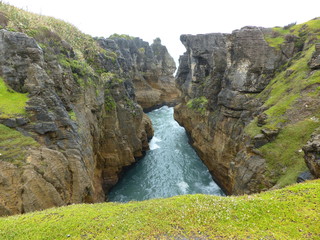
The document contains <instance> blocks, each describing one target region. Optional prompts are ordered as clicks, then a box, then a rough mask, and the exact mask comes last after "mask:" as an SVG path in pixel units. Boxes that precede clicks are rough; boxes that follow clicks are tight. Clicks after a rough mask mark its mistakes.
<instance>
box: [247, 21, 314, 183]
mask: <svg viewBox="0 0 320 240" xmlns="http://www.w3.org/2000/svg"><path fill="white" fill-rule="evenodd" d="M319 26H320V19H315V20H311V21H309V22H307V23H305V24H299V25H295V26H291V27H290V28H289V29H284V28H279V27H277V28H274V29H273V31H274V32H275V33H276V34H274V33H273V34H271V35H270V36H267V39H266V40H267V41H269V40H268V37H271V38H272V36H273V40H272V41H273V42H270V41H269V44H270V45H271V46H274V47H275V46H276V45H277V44H281V43H280V42H279V43H277V44H275V43H276V42H277V41H278V40H279V39H278V38H281V37H283V39H284V37H285V35H287V34H290V35H295V36H299V37H300V39H299V44H301V41H302V40H303V41H304V42H305V43H308V44H306V45H305V47H304V49H302V50H301V51H300V52H299V53H297V54H296V55H295V56H294V57H293V58H292V59H291V60H290V61H289V62H288V63H286V64H284V65H283V66H282V67H281V68H280V69H281V71H279V72H277V73H276V75H275V77H274V78H273V79H272V80H271V81H270V83H269V84H268V86H267V87H266V89H264V90H263V91H262V92H261V93H260V94H258V95H257V96H256V98H258V99H260V100H261V101H262V102H263V103H264V104H263V107H262V108H263V109H266V110H265V111H264V113H265V114H267V116H268V118H267V122H266V124H265V125H264V126H262V127H258V126H257V118H255V119H253V120H252V121H251V122H250V123H249V124H248V125H247V126H246V127H245V132H246V133H247V134H248V135H249V136H251V137H254V136H256V135H257V134H260V133H261V130H262V129H263V128H270V129H275V128H279V129H280V133H279V135H278V136H277V138H276V139H275V140H274V141H273V142H271V143H268V144H266V145H264V146H262V147H260V148H259V151H261V153H262V156H263V158H265V159H266V160H267V168H268V169H267V170H268V179H269V180H270V181H271V182H273V183H274V184H276V185H277V186H279V187H283V186H286V185H289V184H292V183H294V182H295V181H296V178H297V175H298V174H299V173H301V172H302V171H305V170H307V168H306V165H305V163H304V159H303V152H301V151H300V152H299V150H301V148H302V146H303V145H305V144H306V142H307V141H308V140H309V138H310V135H311V134H312V132H313V131H314V130H315V129H316V128H317V127H319V123H317V122H315V121H312V120H310V118H311V117H313V116H315V117H319V115H320V109H319V108H318V109H315V110H313V112H308V111H307V110H304V108H305V107H304V101H306V102H313V101H317V99H319V89H318V88H317V87H316V86H317V84H320V71H311V69H310V68H309V66H308V62H309V60H310V59H311V56H312V54H313V52H314V51H315V46H314V42H312V41H311V40H312V39H314V38H315V37H317V38H319V35H320V30H319V28H317V27H319ZM273 44H275V45H273ZM277 46H278V47H279V45H277ZM313 85H314V87H313V88H312V87H311V86H313ZM304 89H314V91H311V92H309V93H307V94H305V92H304ZM297 108H299V109H301V114H304V117H303V118H304V119H301V117H300V116H295V115H296V114H298V113H297V111H295V109H297ZM306 115H307V116H306Z"/></svg>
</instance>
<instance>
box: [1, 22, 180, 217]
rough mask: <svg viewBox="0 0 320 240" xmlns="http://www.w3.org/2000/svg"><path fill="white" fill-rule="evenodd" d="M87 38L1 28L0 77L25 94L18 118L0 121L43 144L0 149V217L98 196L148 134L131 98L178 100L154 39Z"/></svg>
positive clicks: (170, 65)
mask: <svg viewBox="0 0 320 240" xmlns="http://www.w3.org/2000/svg"><path fill="white" fill-rule="evenodd" d="M83 37H84V36H83ZM86 37H87V38H88V40H87V41H89V42H90V44H91V45H90V46H89V47H88V50H86V51H83V52H80V51H79V49H77V50H75V49H74V48H73V47H72V46H71V44H69V43H68V42H66V41H65V40H63V39H61V37H60V36H59V35H58V34H57V33H55V32H53V31H51V30H48V29H45V28H44V29H41V30H39V32H37V34H36V36H35V38H31V37H28V36H27V35H26V34H24V33H18V32H9V31H6V30H0V52H1V55H0V67H1V68H0V73H1V77H2V78H3V79H4V81H5V83H6V84H7V85H8V86H10V87H11V88H12V89H13V90H14V91H17V92H23V93H28V96H29V101H28V103H27V108H26V111H27V115H26V116H23V117H21V116H17V117H14V116H13V117H11V118H2V119H0V123H2V124H4V125H6V126H8V127H10V128H12V129H13V130H17V131H20V132H22V133H23V134H24V135H26V136H31V137H32V138H33V139H35V140H36V141H37V142H38V143H39V144H40V145H41V146H40V147H32V148H30V149H28V150H27V155H26V156H27V157H26V159H25V160H24V161H20V162H18V163H17V162H10V161H7V160H6V159H5V157H6V156H4V155H2V156H1V161H0V215H10V214H16V213H24V212H30V211H34V210H40V209H45V208H49V207H54V206H62V205H67V204H72V203H84V202H86V203H94V202H102V201H105V199H106V194H107V192H108V190H109V189H110V187H112V186H113V185H114V184H115V183H116V182H117V181H118V177H119V174H120V173H121V171H122V169H123V167H125V166H129V165H131V164H132V163H134V162H135V161H136V159H138V158H140V157H142V156H143V154H144V152H145V151H146V150H148V148H149V146H148V140H149V139H150V138H151V137H152V135H153V129H152V125H151V121H150V119H149V118H148V117H147V115H146V114H144V113H143V109H142V107H141V106H140V105H138V104H137V103H136V99H137V100H138V102H140V103H141V105H143V107H144V108H146V109H148V108H152V107H155V106H157V105H161V104H165V103H173V102H175V101H176V98H177V96H178V94H179V92H178V90H177V89H175V87H174V81H173V78H172V73H173V71H174V70H175V64H174V62H173V60H172V58H171V57H170V55H169V54H168V52H167V50H166V48H165V47H164V46H162V45H161V44H160V42H159V41H156V42H155V43H154V44H153V45H152V46H151V47H150V46H149V45H148V43H146V42H144V41H142V40H140V39H138V38H136V39H132V40H125V39H120V38H119V39H116V40H112V39H106V40H98V42H99V44H100V45H102V47H105V45H107V47H105V49H103V48H99V46H98V44H97V42H95V41H94V40H93V39H92V38H90V37H88V36H86ZM35 39H36V40H35ZM104 44H105V45H104ZM39 45H41V47H40V46H39ZM112 46H113V47H112ZM139 49H140V51H141V53H139ZM142 49H143V50H142ZM142 52H145V53H142ZM126 54H128V56H127V55H126ZM140 86H141V87H140ZM148 94H149V95H150V96H149V95H148ZM144 95H146V96H144Z"/></svg>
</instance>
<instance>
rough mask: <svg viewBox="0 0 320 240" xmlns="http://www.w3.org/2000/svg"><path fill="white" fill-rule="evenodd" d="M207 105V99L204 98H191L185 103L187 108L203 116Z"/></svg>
mask: <svg viewBox="0 0 320 240" xmlns="http://www.w3.org/2000/svg"><path fill="white" fill-rule="evenodd" d="M207 105H208V99H207V98H206V97H204V96H202V97H198V98H193V99H191V100H189V101H188V102H187V107H188V108H189V109H193V110H194V111H196V112H198V113H200V114H205V112H206V109H207Z"/></svg>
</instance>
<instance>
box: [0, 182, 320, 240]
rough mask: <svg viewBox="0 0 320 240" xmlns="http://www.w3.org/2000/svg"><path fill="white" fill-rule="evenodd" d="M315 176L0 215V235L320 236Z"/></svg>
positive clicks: (318, 186)
mask: <svg viewBox="0 0 320 240" xmlns="http://www.w3.org/2000/svg"><path fill="white" fill-rule="evenodd" d="M319 202H320V181H319V180H317V181H310V182H307V183H304V184H297V185H293V186H290V187H287V188H285V189H281V190H277V191H270V192H265V193H261V194H257V195H251V196H247V195H245V196H240V197H217V196H210V195H184V196H177V197H173V198H168V199H154V200H148V201H143V202H130V203H125V204H122V203H102V204H92V205H89V204H81V205H72V206H67V207H61V208H54V209H48V210H45V211H41V212H33V213H28V214H24V215H17V216H11V217H5V218H0V238H1V239H4V240H5V239H17V240H18V239H23V240H25V239H39V240H40V239H319V238H320V232H319V228H320V215H319V212H320V205H319Z"/></svg>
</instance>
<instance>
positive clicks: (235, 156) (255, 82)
mask: <svg viewBox="0 0 320 240" xmlns="http://www.w3.org/2000/svg"><path fill="white" fill-rule="evenodd" d="M270 31H271V29H263V28H258V27H244V28H242V29H241V30H236V31H234V32H233V33H232V34H220V33H217V34H204V35H182V36H181V42H182V43H183V44H184V46H185V47H186V49H187V51H186V53H185V54H184V55H183V56H181V57H180V66H179V69H178V73H177V84H178V86H179V88H180V89H181V91H182V97H183V101H182V103H181V104H179V105H178V106H177V107H176V108H175V119H176V120H177V121H178V122H179V123H180V124H181V125H183V126H184V127H185V128H186V130H187V131H188V133H189V134H190V137H191V139H192V140H193V146H194V147H195V149H196V150H197V152H198V154H199V156H200V158H201V159H202V160H203V161H204V163H205V164H206V165H207V166H208V168H209V170H210V172H211V173H212V175H213V177H214V178H215V179H216V180H217V182H218V183H219V184H220V186H221V187H222V188H223V189H224V190H225V191H226V193H228V194H243V193H253V192H258V191H261V190H262V189H267V188H270V187H272V186H273V184H274V183H271V182H270V181H269V179H268V178H267V177H266V176H265V172H266V160H265V158H264V156H263V155H262V154H261V153H260V152H259V151H258V149H257V148H259V147H260V146H262V145H264V144H266V143H268V142H269V141H272V140H273V139H274V138H275V136H276V135H277V134H278V132H277V130H275V131H274V132H273V130H270V129H269V130H266V131H265V133H263V132H262V133H261V134H260V135H261V136H260V135H259V134H258V135H257V136H256V138H257V139H252V138H251V137H249V136H248V134H245V133H244V127H245V126H246V125H247V124H248V123H249V122H250V121H251V120H252V119H253V118H254V117H255V116H258V115H259V114H260V113H262V112H263V111H264V110H266V109H265V108H264V107H263V106H262V105H263V101H262V100H261V99H258V98H257V95H258V94H259V93H261V92H262V91H263V90H264V89H265V88H266V86H267V85H268V84H269V82H270V80H271V79H272V78H273V77H274V74H275V72H276V70H278V68H279V66H280V65H281V64H283V63H285V62H286V61H287V59H290V58H291V57H292V56H293V55H294V54H295V53H296V52H297V49H296V48H295V45H294V43H293V42H292V41H291V42H290V41H287V42H286V43H284V44H283V45H282V46H281V51H279V50H278V49H276V48H274V47H271V46H269V44H268V43H267V42H266V40H265V36H266V35H267V34H270ZM263 121H264V119H263V115H261V116H260V122H261V124H262V125H263V124H265V123H264V122H263ZM262 125H261V126H262ZM259 136H260V139H259ZM259 141H260V142H259ZM254 144H256V145H255V146H253V145H254Z"/></svg>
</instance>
